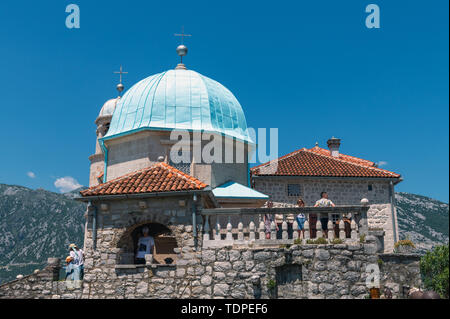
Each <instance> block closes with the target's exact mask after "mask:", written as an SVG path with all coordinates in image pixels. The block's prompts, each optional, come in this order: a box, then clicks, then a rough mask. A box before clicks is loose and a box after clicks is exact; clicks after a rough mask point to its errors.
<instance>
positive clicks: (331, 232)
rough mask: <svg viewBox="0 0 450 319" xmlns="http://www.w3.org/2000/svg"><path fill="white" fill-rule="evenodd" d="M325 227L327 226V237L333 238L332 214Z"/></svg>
mask: <svg viewBox="0 0 450 319" xmlns="http://www.w3.org/2000/svg"><path fill="white" fill-rule="evenodd" d="M327 228H328V239H331V240H333V239H334V223H333V217H332V216H331V218H329V219H328V224H327Z"/></svg>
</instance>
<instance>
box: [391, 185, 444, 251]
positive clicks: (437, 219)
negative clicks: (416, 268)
mask: <svg viewBox="0 0 450 319" xmlns="http://www.w3.org/2000/svg"><path fill="white" fill-rule="evenodd" d="M395 200H396V204H397V219H398V225H399V233H400V239H410V240H412V242H414V244H415V245H416V247H417V250H418V251H419V252H422V253H423V252H425V251H427V250H430V249H431V248H432V247H434V246H436V245H438V244H443V243H448V227H449V207H448V204H446V203H443V202H440V201H438V200H435V199H432V198H429V197H425V196H421V195H415V194H410V193H396V194H395Z"/></svg>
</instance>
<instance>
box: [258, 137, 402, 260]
mask: <svg viewBox="0 0 450 319" xmlns="http://www.w3.org/2000/svg"><path fill="white" fill-rule="evenodd" d="M328 144H329V146H330V149H329V150H326V149H322V148H320V147H318V146H316V147H314V148H312V149H301V150H298V151H296V152H293V153H291V154H288V155H286V156H283V157H281V158H279V159H278V160H276V161H274V163H265V164H262V165H260V166H257V167H254V168H252V170H251V172H252V181H251V182H252V187H254V188H255V189H256V190H258V191H260V192H262V193H264V194H266V195H269V197H270V200H271V201H273V202H274V205H275V206H278V207H283V206H296V203H297V200H298V198H299V197H301V198H302V199H303V200H304V202H305V204H306V206H314V204H315V202H316V201H317V200H318V199H320V194H321V192H327V193H328V197H329V199H330V200H332V201H333V202H334V204H335V205H338V206H342V205H358V204H359V203H360V201H361V199H362V198H366V199H368V200H369V203H370V209H369V211H368V223H369V229H370V230H372V231H373V234H374V235H378V237H379V241H380V245H381V246H382V247H383V250H384V252H392V251H393V249H394V244H395V242H397V241H398V240H399V236H398V223H397V211H396V208H395V199H394V186H395V185H396V184H397V183H399V182H400V181H401V177H400V175H398V174H396V173H392V172H389V171H387V170H383V169H380V168H378V167H377V166H376V165H375V163H373V162H370V161H367V160H362V159H359V158H356V157H353V156H349V155H344V154H340V153H339V145H340V140H339V139H335V138H333V139H330V140H329V141H328ZM332 154H334V156H333V155H332ZM270 165H272V168H270ZM309 167H313V168H312V169H310V170H308V168H309ZM380 234H381V235H380Z"/></svg>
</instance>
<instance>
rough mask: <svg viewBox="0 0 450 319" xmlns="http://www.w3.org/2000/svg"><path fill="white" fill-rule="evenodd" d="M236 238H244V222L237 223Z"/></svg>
mask: <svg viewBox="0 0 450 319" xmlns="http://www.w3.org/2000/svg"><path fill="white" fill-rule="evenodd" d="M238 240H244V224H242V221H240V222H239V224H238Z"/></svg>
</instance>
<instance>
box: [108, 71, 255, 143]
mask: <svg viewBox="0 0 450 319" xmlns="http://www.w3.org/2000/svg"><path fill="white" fill-rule="evenodd" d="M172 129H181V130H189V131H205V132H209V133H218V134H222V135H225V136H228V137H232V138H236V139H237V140H241V141H244V142H248V143H251V144H254V141H253V140H252V139H251V137H250V135H249V133H248V131H247V121H246V119H245V115H244V111H243V110H242V107H241V105H240V104H239V101H238V100H237V99H236V97H235V96H234V95H233V93H231V92H230V91H229V90H228V89H227V88H226V87H224V86H223V85H222V84H220V83H219V82H217V81H214V80H212V79H210V78H208V77H206V76H203V75H201V74H199V73H197V72H195V71H192V70H186V69H175V70H169V71H166V72H163V73H159V74H155V75H152V76H150V77H148V78H146V79H143V80H142V81H140V82H138V83H136V84H135V85H134V86H132V87H131V88H130V89H129V90H128V91H127V92H126V93H125V94H124V95H123V97H122V98H121V99H120V100H119V101H118V102H117V106H116V108H115V110H114V113H113V117H112V120H111V125H110V128H109V131H108V133H107V134H106V136H105V137H104V138H103V139H104V140H108V139H112V138H115V137H119V136H123V135H128V134H132V133H135V132H138V131H140V130H172Z"/></svg>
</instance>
